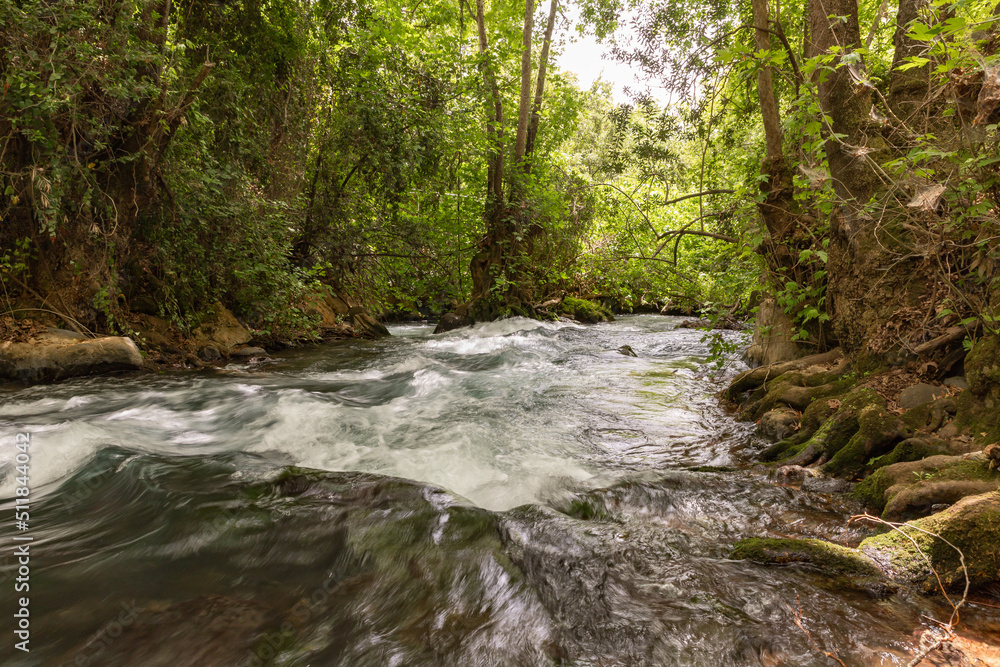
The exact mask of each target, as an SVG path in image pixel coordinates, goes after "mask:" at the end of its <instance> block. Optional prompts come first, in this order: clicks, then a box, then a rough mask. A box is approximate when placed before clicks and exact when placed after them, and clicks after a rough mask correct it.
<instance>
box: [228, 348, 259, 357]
mask: <svg viewBox="0 0 1000 667" xmlns="http://www.w3.org/2000/svg"><path fill="white" fill-rule="evenodd" d="M229 356H231V357H233V358H234V359H251V358H253V357H266V356H267V350H265V349H264V348H262V347H241V348H240V349H238V350H233V351H232V352H231V353H230V354H229Z"/></svg>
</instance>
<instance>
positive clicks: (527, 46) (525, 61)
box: [512, 0, 535, 176]
mask: <svg viewBox="0 0 1000 667" xmlns="http://www.w3.org/2000/svg"><path fill="white" fill-rule="evenodd" d="M534 29H535V0H525V2H524V33H523V35H522V38H521V103H520V105H519V106H518V110H517V135H516V136H515V138H514V164H515V165H520V164H521V161H522V160H524V147H525V145H526V144H527V139H528V116H529V114H530V111H531V109H530V105H531V33H532V31H533V30H534ZM512 176H513V174H512Z"/></svg>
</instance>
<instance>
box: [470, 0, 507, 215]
mask: <svg viewBox="0 0 1000 667" xmlns="http://www.w3.org/2000/svg"><path fill="white" fill-rule="evenodd" d="M485 14H486V10H485V9H484V8H483V0H476V28H477V30H478V33H479V58H480V65H479V66H480V68H481V69H482V72H483V83H484V84H485V85H486V89H487V90H488V91H489V94H490V97H491V98H492V99H491V101H492V103H493V104H492V107H493V108H492V109H490V108H489V107H487V110H486V136H487V137H488V138H489V143H490V146H491V148H490V155H489V158H488V159H487V169H486V181H487V189H488V192H489V194H490V196H492V198H493V199H494V202H495V203H494V205H495V206H502V205H503V129H502V126H503V103H502V101H501V100H500V88H499V86H497V79H496V76H495V75H494V74H493V68H492V67H490V63H489V60H487V57H486V52H487V50H488V49H489V43H488V42H487V40H486V18H485Z"/></svg>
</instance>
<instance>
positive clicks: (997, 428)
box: [955, 386, 1000, 447]
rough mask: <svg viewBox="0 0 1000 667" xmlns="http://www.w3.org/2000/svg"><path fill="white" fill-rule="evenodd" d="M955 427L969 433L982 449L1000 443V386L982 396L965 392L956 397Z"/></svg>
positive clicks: (990, 389)
mask: <svg viewBox="0 0 1000 667" xmlns="http://www.w3.org/2000/svg"><path fill="white" fill-rule="evenodd" d="M955 404H956V406H957V411H956V413H955V426H956V427H958V428H959V430H963V431H968V433H969V434H971V435H972V438H973V440H974V441H975V442H976V444H978V445H979V446H981V447H985V446H986V445H988V444H991V443H994V442H1000V386H993V387H991V388H989V389H988V391H986V393H984V394H983V395H981V396H975V395H973V393H972V392H971V391H963V392H961V393H959V394H958V395H957V396H955Z"/></svg>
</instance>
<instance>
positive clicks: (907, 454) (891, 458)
mask: <svg viewBox="0 0 1000 667" xmlns="http://www.w3.org/2000/svg"><path fill="white" fill-rule="evenodd" d="M948 453H950V450H949V447H948V443H947V442H945V441H944V440H941V439H939V438H930V437H917V438H907V439H906V440H904V441H903V442H901V443H899V444H898V445H896V446H895V447H894V448H893V449H892V451H891V452H889V453H888V454H883V455H882V456H879V457H877V458H873V459H871V460H870V461H869V462H868V466H867V468H868V470H869V471H874V470H878V469H879V468H884V467H885V466H890V465H894V464H896V463H907V462H909V461H919V460H920V459H925V458H927V457H929V456H938V455H944V454H948Z"/></svg>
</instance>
